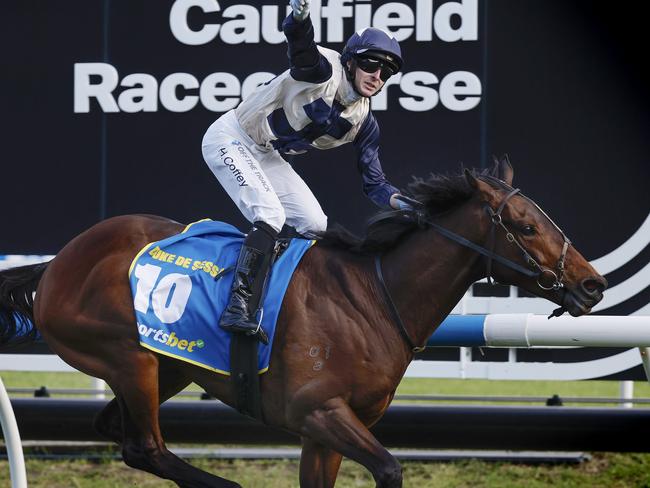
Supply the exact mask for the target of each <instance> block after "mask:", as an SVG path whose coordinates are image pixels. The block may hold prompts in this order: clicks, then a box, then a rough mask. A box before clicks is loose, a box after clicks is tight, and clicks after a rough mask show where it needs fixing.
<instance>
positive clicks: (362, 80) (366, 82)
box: [354, 66, 384, 97]
mask: <svg viewBox="0 0 650 488" xmlns="http://www.w3.org/2000/svg"><path fill="white" fill-rule="evenodd" d="M380 74H381V69H379V68H377V71H375V72H374V73H367V72H365V71H364V70H362V69H361V68H359V67H358V66H357V67H356V69H355V71H354V87H355V88H356V90H357V92H358V93H359V94H361V95H363V96H364V97H371V96H373V95H374V94H375V93H377V92H378V91H379V90H381V88H382V87H383V86H384V82H383V81H382V80H381V77H380Z"/></svg>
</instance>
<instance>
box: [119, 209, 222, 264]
mask: <svg viewBox="0 0 650 488" xmlns="http://www.w3.org/2000/svg"><path fill="white" fill-rule="evenodd" d="M209 220H212V219H201V220H197V221H196V222H192V223H191V224H187V225H186V226H185V228H184V229H183V231H182V232H181V234H185V232H187V231H188V230H189V228H190V227H192V226H193V225H194V224H198V223H199V222H207V221H209ZM154 242H156V241H154ZM154 242H150V243H149V244H146V245H145V246H144V247H143V248H142V249H140V251H139V252H138V254H136V255H135V257H134V258H133V261H131V266H129V276H131V273H132V272H133V267H134V266H135V263H136V261H137V260H138V259H139V258H140V256H142V255H143V254H144V253H145V252H146V250H147V249H149V248H150V247H151V245H152V244H154Z"/></svg>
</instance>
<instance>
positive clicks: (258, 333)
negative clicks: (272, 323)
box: [219, 320, 269, 346]
mask: <svg viewBox="0 0 650 488" xmlns="http://www.w3.org/2000/svg"><path fill="white" fill-rule="evenodd" d="M251 326H252V327H251ZM219 327H221V328H222V329H223V330H225V331H227V332H230V333H232V334H245V335H247V336H249V337H255V338H256V339H257V340H258V341H260V342H261V343H262V344H264V345H265V346H268V344H269V336H268V335H267V334H266V332H265V331H264V328H263V327H262V321H261V320H260V322H259V323H258V324H255V323H254V322H250V321H246V320H242V321H241V322H235V323H233V324H228V325H224V324H219Z"/></svg>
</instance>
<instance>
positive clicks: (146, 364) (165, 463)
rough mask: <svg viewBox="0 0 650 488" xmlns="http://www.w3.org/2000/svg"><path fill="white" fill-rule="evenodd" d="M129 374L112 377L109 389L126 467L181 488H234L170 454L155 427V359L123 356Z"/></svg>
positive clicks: (141, 352)
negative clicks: (118, 417)
mask: <svg viewBox="0 0 650 488" xmlns="http://www.w3.org/2000/svg"><path fill="white" fill-rule="evenodd" d="M123 362H124V363H128V365H129V366H128V369H129V371H130V374H124V375H116V378H115V379H114V384H112V385H111V386H112V387H113V390H114V391H115V394H116V397H117V398H118V402H119V403H120V406H121V407H123V408H122V409H121V410H122V429H123V433H124V435H123V442H122V456H123V458H124V462H125V463H126V464H128V465H129V466H131V467H133V468H137V469H142V470H144V471H148V472H150V473H153V474H155V475H156V476H160V477H161V478H165V479H169V480H172V481H174V482H175V483H176V484H177V485H178V486H181V487H183V488H208V487H228V488H233V487H238V486H239V485H238V484H237V483H233V482H232V481H228V480H226V479H224V478H220V477H218V476H214V475H212V474H210V473H206V472H205V471H201V470H200V469H197V468H195V467H193V466H191V465H190V464H188V463H186V462H185V461H183V460H181V459H179V458H178V457H177V456H175V455H174V454H173V453H171V452H170V451H169V450H168V449H167V447H166V446H165V442H164V441H163V439H162V435H161V433H160V426H159V423H158V410H159V405H158V400H159V398H158V358H157V357H156V356H155V355H154V354H153V353H151V352H149V351H144V350H136V351H129V352H124V354H123Z"/></svg>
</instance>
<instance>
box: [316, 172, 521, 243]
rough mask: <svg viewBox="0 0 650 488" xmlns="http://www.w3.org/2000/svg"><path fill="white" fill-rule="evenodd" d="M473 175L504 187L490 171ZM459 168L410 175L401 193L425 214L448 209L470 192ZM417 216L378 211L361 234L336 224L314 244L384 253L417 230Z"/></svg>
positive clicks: (468, 197) (468, 196) (434, 213)
mask: <svg viewBox="0 0 650 488" xmlns="http://www.w3.org/2000/svg"><path fill="white" fill-rule="evenodd" d="M470 172H471V173H472V175H474V177H476V178H481V179H482V180H484V181H486V182H488V183H489V184H490V185H492V186H496V187H499V188H507V187H508V185H506V184H505V183H504V182H503V181H501V180H499V179H498V178H496V177H495V176H493V175H492V174H491V171H490V170H483V171H480V172H479V171H477V170H470ZM474 191H475V190H474V188H473V187H472V186H471V185H470V184H469V183H468V181H467V178H466V177H465V175H464V173H463V171H461V172H460V173H458V174H434V173H431V174H430V175H429V177H428V178H427V179H423V178H416V177H414V178H413V181H411V182H410V183H409V184H408V186H407V189H406V191H405V192H404V194H407V195H409V196H411V197H412V198H414V199H416V200H418V201H419V202H421V203H423V204H424V206H425V208H424V212H425V216H427V217H435V216H438V215H441V214H444V213H445V212H448V211H450V210H452V209H454V208H456V207H457V206H458V205H460V204H461V203H463V202H466V201H467V200H469V199H470V198H471V197H472V195H473V194H474ZM419 227H420V224H419V223H418V219H417V218H414V216H413V215H409V212H397V211H391V210H389V211H386V210H383V211H379V212H377V213H376V214H375V215H374V216H373V217H371V218H370V219H369V224H368V226H367V228H366V233H365V236H364V237H358V236H356V235H354V234H353V233H351V232H350V231H348V230H347V229H346V228H344V227H343V226H341V225H339V224H334V226H332V228H331V229H329V230H327V232H324V233H323V234H321V235H320V236H319V240H318V246H319V247H322V246H325V247H332V248H338V249H344V250H347V251H351V252H353V253H356V254H375V253H378V252H384V251H387V250H389V249H391V248H392V247H394V246H395V244H396V243H397V242H398V241H399V240H400V238H401V237H403V236H405V235H406V234H409V233H411V232H413V231H414V230H416V229H418V228H419Z"/></svg>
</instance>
